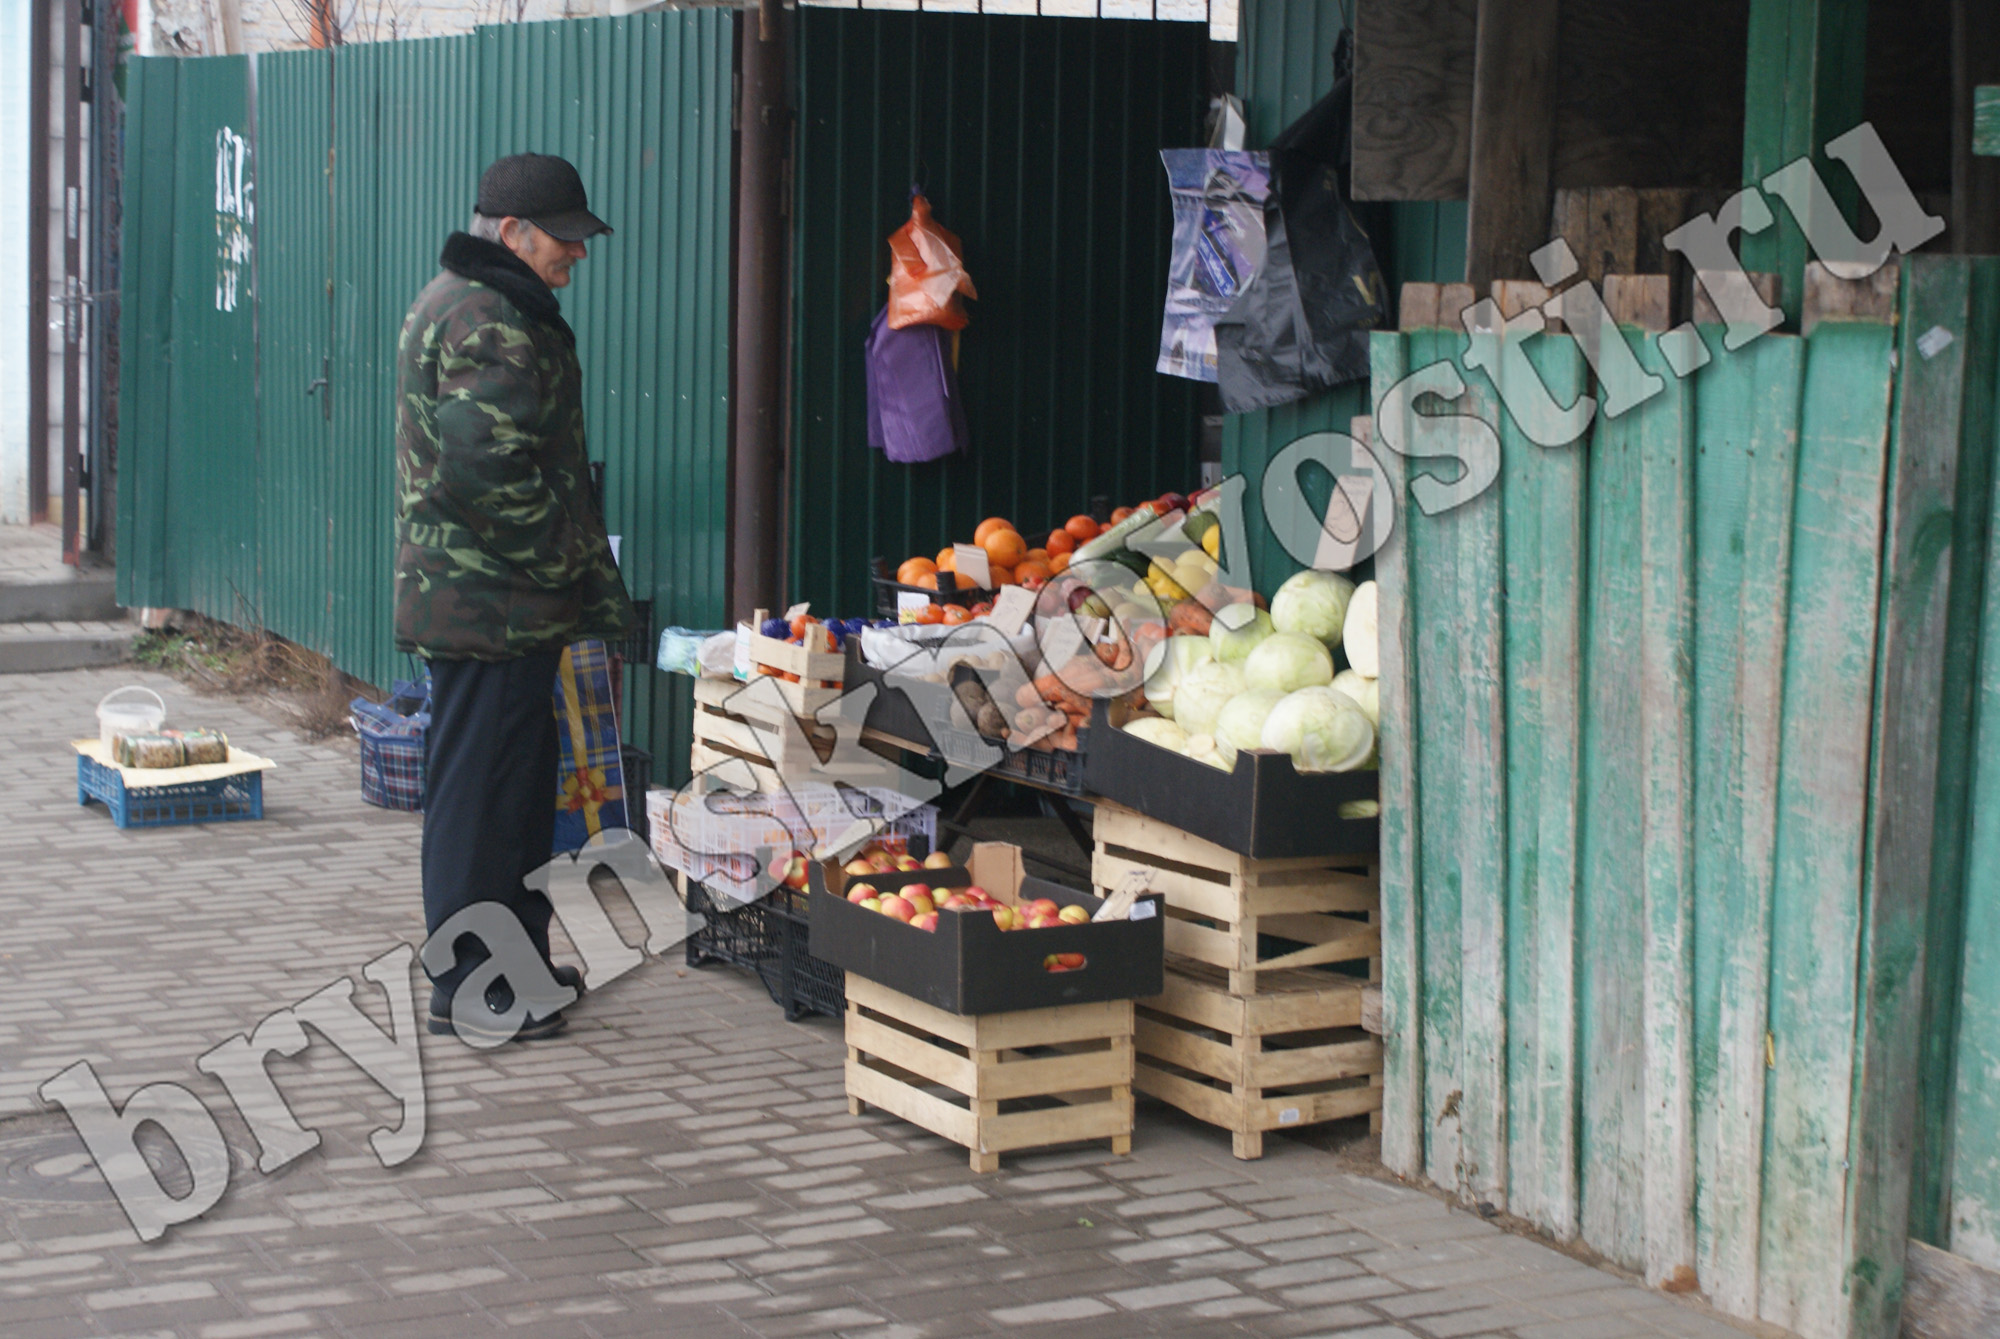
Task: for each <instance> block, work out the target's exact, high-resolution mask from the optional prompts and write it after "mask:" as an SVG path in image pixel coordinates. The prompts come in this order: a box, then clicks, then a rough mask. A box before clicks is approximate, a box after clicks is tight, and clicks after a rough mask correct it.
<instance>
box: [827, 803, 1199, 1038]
mask: <svg viewBox="0 0 2000 1339" xmlns="http://www.w3.org/2000/svg"><path fill="white" fill-rule="evenodd" d="M808 877H809V878H810V880H811V887H812V904H811V912H810V915H811V918H812V953H813V956H814V957H817V958H824V959H825V960H826V961H828V962H830V963H832V964H834V965H835V966H836V967H841V968H845V969H846V970H847V971H850V972H853V973H855V974H856V975H858V976H862V977H866V978H867V979H868V980H870V981H874V982H877V983H879V984H881V985H884V986H887V987H889V988H890V989H891V990H895V991H900V992H901V993H902V994H905V995H908V996H910V997H911V998H913V999H917V1000H921V1001H923V1002H924V1003H925V1004H929V1005H934V1006H935V1007H937V1008H939V1009H943V1010H945V1011H946V1012H948V1013H954V1014H992V1013H1011V1012H1013V1011H1015V1010H1019V1009H1047V1008H1053V1007H1055V1006H1058V1005H1064V1004H1087V1003H1091V1002H1094V1001H1098V1000H1125V999H1136V998H1138V997H1140V996H1145V995H1157V994H1158V993H1159V992H1160V990H1161V987H1162V982H1163V981H1164V979H1165V978H1164V965H1165V960H1166V937H1165V919H1164V916H1165V907H1164V905H1163V899H1162V898H1161V897H1160V896H1159V895H1158V894H1157V893H1149V894H1146V895H1145V896H1143V897H1141V898H1140V899H1139V901H1138V902H1137V903H1135V904H1134V909H1135V911H1136V912H1137V914H1138V915H1139V917H1140V919H1137V920H1118V921H1104V922H1092V923H1088V924H1084V925H1064V926H1058V927H1054V928H1050V929H1043V930H1002V929H1001V928H1000V927H999V926H997V925H995V924H994V923H993V917H992V916H991V915H990V914H988V913H986V912H983V911H940V912H939V913H938V925H937V929H936V930H919V929H917V928H916V927H915V926H914V925H906V924H904V923H903V922H901V921H898V920H895V919H893V918H891V917H888V916H884V915H882V914H881V913H880V912H878V911H870V910H868V909H867V908H866V907H863V906H860V905H858V904H856V903H852V902H849V901H847V900H846V889H847V885H848V884H849V883H850V882H853V881H859V879H860V877H861V876H859V875H853V876H850V875H849V874H848V873H847V872H846V871H845V870H844V869H842V868H841V867H840V866H839V865H838V864H836V863H834V862H832V861H824V862H820V863H816V864H814V865H813V866H812V868H811V870H810V871H809V876H808ZM867 882H868V883H870V884H873V885H874V886H875V887H877V888H879V889H881V890H882V891H883V892H885V893H886V892H894V891H896V890H897V889H899V888H904V887H907V886H908V885H910V884H913V883H925V884H929V885H931V886H932V887H934V888H935V887H943V886H946V885H952V886H958V887H964V886H967V885H976V886H977V887H980V888H983V889H985V890H986V891H987V892H988V893H990V894H991V895H992V896H993V897H995V898H997V899H998V900H1000V901H1002V902H1005V903H1007V904H1008V905H1010V906H1018V905H1020V904H1021V903H1022V902H1032V901H1034V900H1035V899H1036V898H1038V897H1046V898H1049V899H1050V900H1052V901H1054V902H1055V903H1056V904H1057V905H1059V906H1070V905H1073V904H1074V905H1081V906H1083V907H1085V908H1087V909H1089V910H1090V912H1091V913H1092V914H1093V915H1094V914H1096V912H1097V909H1098V908H1099V907H1100V906H1102V905H1103V903H1102V901H1101V900H1100V899H1099V898H1096V897H1094V896H1092V895H1091V894H1089V893H1083V892H1078V891H1077V890H1075V889H1073V888H1065V887H1063V886H1062V885H1061V884H1057V883H1051V882H1049V881H1048V880H1046V879H1038V878H1035V877H1034V876H1032V875H1030V874H1028V873H1027V872H1026V871H1025V870H1024V869H1023V867H1022V864H1021V848H1020V847H1018V846H1015V845H1013V844H1011V843H1008V842H980V843H978V844H976V845H975V846H974V847H973V848H972V857H971V859H970V860H968V861H967V862H966V864H965V866H964V867H957V866H954V867H952V868H950V869H925V870H913V871H910V872H909V873H905V874H878V875H871V876H869V877H868V879H867ZM1146 907H1150V908H1151V911H1150V912H1148V911H1146V910H1143V908H1146ZM1051 953H1081V954H1083V955H1084V959H1085V964H1084V966H1082V967H1080V968H1077V969H1076V970H1074V971H1068V972H1050V971H1047V970H1045V969H1044V968H1043V966H1042V962H1043V960H1044V959H1045V958H1047V957H1048V955H1049V954H1051Z"/></svg>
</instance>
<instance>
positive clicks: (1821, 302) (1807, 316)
mask: <svg viewBox="0 0 2000 1339" xmlns="http://www.w3.org/2000/svg"><path fill="white" fill-rule="evenodd" d="M1900 275H1901V270H1900V269H1899V268H1898V267H1897V266H1896V265H1895V264H1894V263H1893V262H1892V263H1890V264H1887V265H1884V266H1883V267H1882V268H1881V269H1879V270H1877V271H1875V273H1873V274H1871V275H1869V276H1868V277H1867V278H1866V279H1842V278H1840V277H1839V276H1838V275H1836V274H1834V272H1833V271H1832V270H1829V269H1828V268H1827V267H1826V266H1825V264H1823V263H1822V262H1820V261H1817V260H1815V261H1809V262H1808V263H1807V264H1806V280H1805V283H1806V289H1805V308H1804V311H1803V312H1802V313H1801V314H1800V316H1799V332H1800V333H1801V334H1806V335H1810V334H1811V333H1812V332H1813V327H1814V326H1816V325H1818V324H1819V323H1820V322H1821V321H1875V322H1879V323H1886V322H1889V321H1893V320H1895V319H1896V289H1897V284H1898V281H1899V277H1900ZM1928 328H1929V327H1928V326H1927V327H1925V329H1928Z"/></svg>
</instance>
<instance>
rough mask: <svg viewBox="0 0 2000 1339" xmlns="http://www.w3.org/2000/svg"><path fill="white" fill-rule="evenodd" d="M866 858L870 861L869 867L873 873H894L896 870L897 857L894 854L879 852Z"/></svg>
mask: <svg viewBox="0 0 2000 1339" xmlns="http://www.w3.org/2000/svg"><path fill="white" fill-rule="evenodd" d="M866 859H867V861H868V868H869V870H870V871H871V872H873V873H876V874H894V873H895V872H896V859H895V857H894V856H891V855H887V854H885V853H880V852H878V853H877V854H875V855H871V856H868V857H866Z"/></svg>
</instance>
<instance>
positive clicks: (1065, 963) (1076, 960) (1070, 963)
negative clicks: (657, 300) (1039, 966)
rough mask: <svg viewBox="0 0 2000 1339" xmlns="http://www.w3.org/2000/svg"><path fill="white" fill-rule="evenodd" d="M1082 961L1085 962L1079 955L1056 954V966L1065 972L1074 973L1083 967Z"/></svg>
mask: <svg viewBox="0 0 2000 1339" xmlns="http://www.w3.org/2000/svg"><path fill="white" fill-rule="evenodd" d="M1084 961H1085V959H1084V956H1083V955H1082V954H1081V953H1058V954H1056V965H1057V966H1059V967H1061V968H1063V969H1064V970H1065V971H1071V972H1073V971H1075V970H1076V969H1077V968H1079V967H1081V966H1083V964H1084Z"/></svg>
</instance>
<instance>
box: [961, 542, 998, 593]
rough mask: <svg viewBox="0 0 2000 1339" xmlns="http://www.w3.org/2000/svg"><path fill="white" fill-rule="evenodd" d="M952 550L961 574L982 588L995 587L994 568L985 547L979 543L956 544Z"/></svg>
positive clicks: (990, 588)
mask: <svg viewBox="0 0 2000 1339" xmlns="http://www.w3.org/2000/svg"><path fill="white" fill-rule="evenodd" d="M951 551H952V554H953V555H954V559H953V563H954V565H955V566H956V567H957V568H958V574H959V575H960V576H962V577H964V578H965V579H966V580H967V581H970V582H971V583H972V584H973V585H975V586H977V587H979V589H981V590H992V589H993V568H992V566H991V565H990V564H989V563H988V562H987V561H986V550H985V549H982V548H980V547H979V546H978V545H977V544H954V545H952V546H951Z"/></svg>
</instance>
